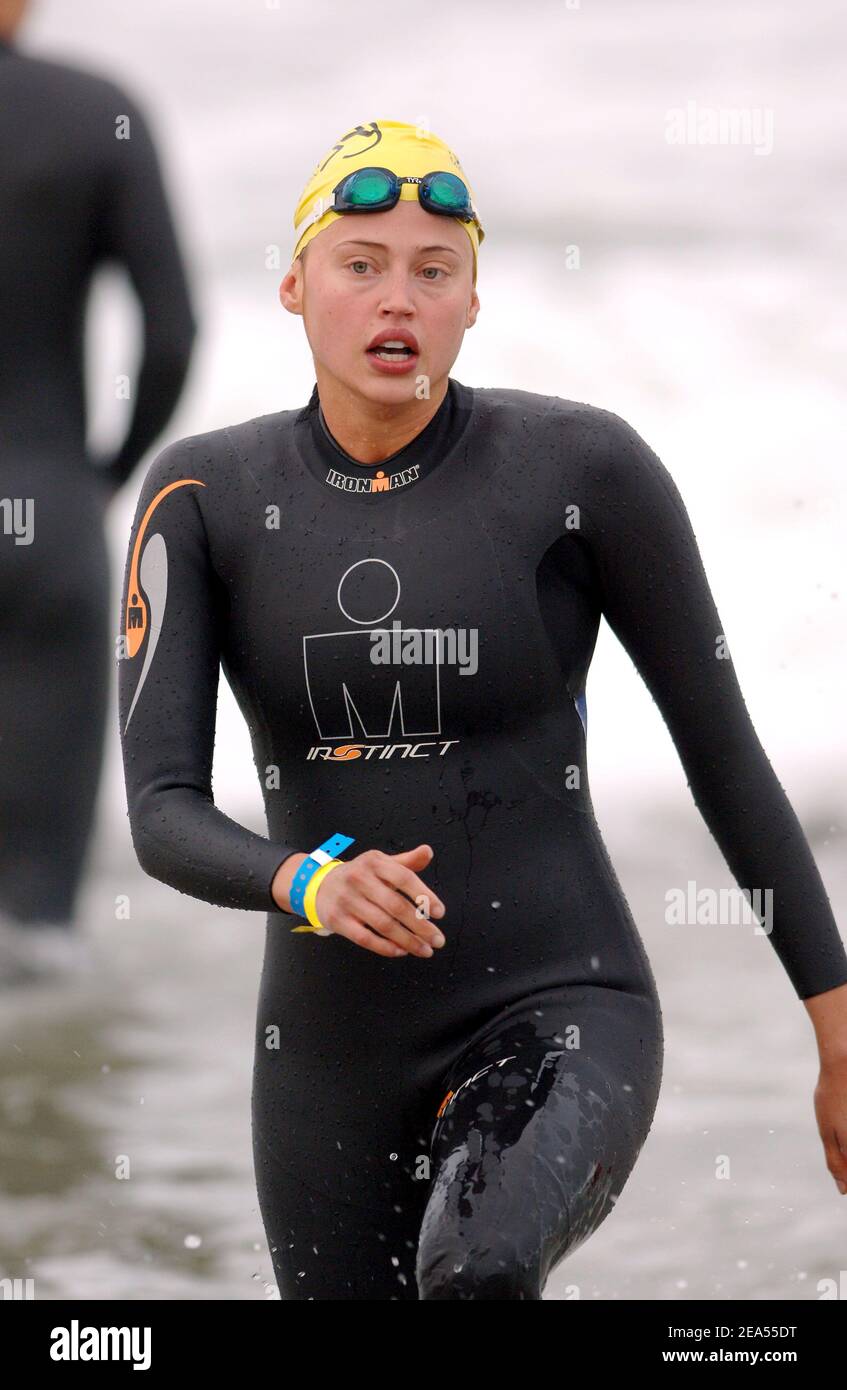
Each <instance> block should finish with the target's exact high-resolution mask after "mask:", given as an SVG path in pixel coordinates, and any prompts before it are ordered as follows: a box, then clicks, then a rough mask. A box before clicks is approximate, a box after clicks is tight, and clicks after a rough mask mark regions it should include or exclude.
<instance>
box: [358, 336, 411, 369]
mask: <svg viewBox="0 0 847 1390" xmlns="http://www.w3.org/2000/svg"><path fill="white" fill-rule="evenodd" d="M367 353H368V356H369V357H372V358H373V359H374V361H375V362H379V363H380V365H381V366H382V367H384V368H385V367H387V368H388V369H389V370H392V371H394V372H397V371H401V372H402V371H407V370H408V369H409V368H410V367H411V366H413V365H414V363H415V362H417V360H418V354H417V353H416V352H415V350H414V348H411V347H409V345H408V343H403V342H401V341H400V339H399V338H389V339H387V340H386V342H384V343H378V344H377V346H376V347H372V348H368V349H367Z"/></svg>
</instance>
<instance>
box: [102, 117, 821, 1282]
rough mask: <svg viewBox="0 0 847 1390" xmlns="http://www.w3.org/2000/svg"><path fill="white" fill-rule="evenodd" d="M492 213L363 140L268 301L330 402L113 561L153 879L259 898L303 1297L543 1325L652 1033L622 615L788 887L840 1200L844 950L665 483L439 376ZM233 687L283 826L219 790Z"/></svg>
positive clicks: (268, 1073)
mask: <svg viewBox="0 0 847 1390" xmlns="http://www.w3.org/2000/svg"><path fill="white" fill-rule="evenodd" d="M366 171H370V172H366ZM431 174H432V175H435V177H432V178H428V177H426V176H428V175H431ZM350 175H352V176H353V177H348V176H350ZM395 176H396V178H398V179H399V178H402V179H404V180H407V181H406V182H403V183H402V184H400V183H397V182H396V181H395ZM460 180H461V181H462V182H460ZM334 190H337V191H335V192H334ZM398 192H399V195H400V196H399V201H398ZM470 198H471V194H470V190H469V187H468V186H467V181H466V180H464V176H463V174H462V171H461V166H460V164H459V161H458V159H457V158H456V156H455V154H454V153H453V152H452V151H451V150H450V149H449V148H448V147H447V146H445V145H444V144H443V143H442V142H441V141H439V140H438V139H437V137H435V136H433V135H432V134H431V133H428V132H422V131H420V130H419V129H417V128H416V127H413V126H406V125H403V124H402V123H398V122H391V121H373V122H370V123H366V124H364V125H361V126H356V127H354V128H353V129H352V130H350V131H348V132H347V133H346V134H345V135H343V136H342V137H341V139H340V140H339V141H338V142H337V143H336V144H335V145H334V146H333V148H332V149H331V150H330V151H329V153H328V155H327V156H326V157H325V158H323V159H322V160H321V161H320V163H319V164H318V166H317V168H316V169H315V171H314V173H313V176H312V178H311V179H310V182H309V184H308V185H307V187H306V189H305V190H304V193H303V195H302V196H301V199H300V203H299V206H298V209H297V213H296V214H295V238H296V242H295V252H294V260H293V262H292V265H291V268H290V270H289V271H288V273H287V274H286V276H285V277H284V279H283V281H282V284H281V286H280V299H281V301H282V303H283V305H284V306H285V308H286V309H288V310H290V311H291V312H293V313H296V314H302V316H303V319H304V325H305V329H306V333H307V336H308V340H309V345H310V348H311V351H312V355H313V358H314V363H315V374H316V377H317V382H316V384H315V389H314V391H313V393H312V396H311V399H310V400H309V402H308V404H307V405H306V406H305V407H303V408H299V409H289V410H282V411H277V412H273V413H270V414H266V415H262V416H259V417H257V418H254V419H251V420H247V421H244V422H242V423H239V424H234V425H231V426H229V427H226V428H223V429H215V430H211V431H209V432H207V433H203V434H199V435H195V436H192V437H190V438H187V439H183V440H180V441H179V442H177V443H175V444H172V445H170V446H169V447H168V448H166V449H165V450H163V451H162V452H161V453H160V454H159V456H158V458H157V459H156V460H155V461H154V463H153V465H152V466H151V468H150V470H149V472H148V474H147V477H146V479H145V481H144V484H143V487H142V489H141V495H140V498H139V501H138V506H137V509H136V515H135V521H134V524H133V528H132V533H131V536H130V542H129V549H128V554H127V563H126V572H125V587H124V604H123V609H122V614H121V630H122V633H123V635H124V649H123V650H122V652H121V661H120V669H119V696H120V721H121V737H122V742H123V756H124V769H125V776H126V788H127V801H128V811H129V819H130V827H131V833H132V838H133V842H134V845H135V849H136V852H137V854H138V858H139V861H140V863H141V865H142V867H143V868H144V869H145V870H146V872H147V873H149V874H151V875H153V876H154V877H156V878H158V879H160V880H162V881H163V882H165V883H168V884H171V885H172V886H173V887H174V888H177V889H178V890H180V891H181V892H184V893H189V894H192V895H193V896H195V897H198V898H201V899H203V900H205V901H207V902H210V903H216V904H218V905H222V906H229V907H234V908H246V909H252V910H256V911H265V912H267V925H266V939H265V954H264V963H263V968H262V978H261V985H260V990H259V999H258V1009H257V1019H256V1035H255V1064H254V1076H253V1092H252V1122H253V1153H254V1162H255V1174H256V1181H257V1188H258V1195H259V1203H260V1210H261V1214H262V1218H263V1222H264V1226H265V1231H266V1234H267V1237H268V1242H269V1246H270V1251H271V1255H272V1259H273V1264H274V1270H275V1274H276V1277H277V1280H278V1283H279V1288H280V1292H281V1294H282V1296H283V1297H284V1298H286V1299H294V1300H311V1299H320V1300H322V1299H344V1300H347V1299H350V1300H360V1299H375V1300H407V1299H408V1300H414V1299H422V1300H429V1299H433V1300H450V1299H455V1300H465V1299H467V1300H471V1299H504V1300H538V1299H540V1298H541V1296H542V1290H543V1288H544V1285H545V1281H546V1279H547V1276H548V1275H549V1272H550V1270H551V1269H552V1268H553V1267H554V1266H555V1265H556V1264H557V1263H558V1262H559V1261H560V1260H561V1259H562V1258H563V1257H564V1256H565V1255H566V1254H567V1253H568V1252H570V1251H572V1250H574V1249H575V1248H576V1247H577V1246H578V1245H579V1244H580V1243H581V1242H582V1241H584V1240H585V1239H586V1238H587V1237H588V1236H589V1235H590V1234H591V1233H592V1232H593V1231H594V1230H596V1229H597V1227H598V1225H599V1224H600V1223H601V1222H602V1221H603V1220H604V1219H605V1218H606V1216H607V1215H608V1214H609V1212H610V1211H611V1209H612V1207H613V1205H614V1203H615V1201H616V1199H617V1198H618V1197H619V1196H620V1193H621V1190H622V1188H623V1186H624V1183H625V1182H626V1179H627V1177H628V1175H629V1173H630V1172H631V1170H632V1167H633V1164H634V1163H635V1160H636V1158H637V1156H638V1153H639V1151H640V1149H641V1147H642V1145H643V1143H644V1141H645V1139H646V1137H647V1134H648V1132H649V1129H650V1126H651V1123H652V1118H653V1113H654V1109H655V1105H656V1101H657V1097H658V1093H659V1085H660V1079H661V1069H662V1047H663V1038H662V1022H661V1010H660V1006H659V1000H658V997H657V994H656V987H655V981H654V978H653V974H652V971H651V968H650V965H649V962H648V960H647V957H646V954H645V951H644V948H643V945H642V943H641V939H640V937H639V934H638V931H637V929H636V925H635V923H634V921H633V919H632V915H631V913H630V910H629V907H628V905H627V903H626V901H625V899H624V896H623V893H622V891H621V887H620V884H619V883H618V880H617V878H616V876H615V873H614V870H613V868H612V865H611V863H610V861H609V858H608V855H607V853H606V849H605V845H604V843H603V840H602V838H601V835H600V832H599V829H598V827H597V824H596V821H595V817H594V813H593V808H592V804H591V798H590V794H589V789H588V782H587V777H586V743H585V738H586V726H587V707H586V700H585V681H586V675H587V672H588V667H589V664H590V660H591V655H592V652H593V649H594V645H595V640H596V635H597V630H598V625H599V621H600V617H601V616H605V617H606V619H607V621H608V622H609V624H610V625H611V627H612V628H613V630H614V631H615V633H616V634H617V636H618V637H619V638H620V640H621V642H622V643H623V644H624V646H625V648H626V650H627V651H628V653H629V654H630V655H631V657H632V659H633V661H634V662H635V664H636V666H637V668H638V670H639V672H640V673H641V675H642V676H643V678H644V680H645V681H646V683H647V685H648V687H649V689H650V691H651V693H652V694H653V696H654V698H655V700H656V702H657V704H658V705H659V707H660V710H661V712H662V715H663V717H664V719H665V721H666V723H667V725H668V728H669V730H670V733H671V735H672V737H673V739H674V742H675V745H676V747H677V749H678V751H679V754H680V757H681V760H682V762H683V764H684V767H685V771H686V773H687V775H688V779H689V783H690V786H691V790H692V793H693V796H694V799H695V802H696V804H697V806H698V808H699V809H700V810H701V812H702V814H703V816H704V818H705V821H706V823H707V825H708V827H709V829H710V830H711V832H712V834H713V835H714V837H715V839H716V840H717V842H718V844H719V846H720V848H721V850H722V852H723V854H724V855H725V857H726V860H727V863H728V864H729V866H730V867H731V869H732V872H733V874H734V876H735V877H736V878H737V880H738V882H739V884H740V885H741V886H742V887H743V888H745V890H746V889H748V888H750V889H767V888H770V889H772V890H773V900H772V909H771V911H770V914H768V911H767V909H763V910H762V911H761V912H758V913H757V918H758V921H759V922H760V923H761V924H762V925H763V926H764V928H765V931H766V932H767V933H768V936H769V940H770V944H771V946H772V947H773V948H774V949H775V950H776V952H777V954H778V956H779V959H780V961H781V962H782V964H783V965H784V967H785V970H786V971H787V973H788V976H789V978H790V980H791V982H792V985H793V987H794V989H795V991H796V993H797V995H798V997H799V998H801V999H803V1000H804V1001H805V1003H806V1006H807V1009H808V1011H809V1014H810V1016H811V1017H812V1020H813V1022H814V1025H815V1028H816V1031H817V1036H818V1043H819V1047H820V1054H821V1073H820V1081H819V1085H818V1090H817V1092H816V1105H817V1115H818V1122H819V1126H820V1132H821V1135H822V1138H823V1140H824V1146H825V1157H826V1161H827V1164H828V1166H829V1169H830V1171H831V1172H832V1174H833V1176H834V1177H836V1178H837V1179H838V1180H840V1181H842V1182H843V1181H844V1180H847V1158H845V1155H844V1153H840V1152H839V1150H838V1146H837V1134H838V1132H839V1131H840V1132H841V1134H842V1137H843V1136H844V1130H845V1095H847V1062H845V1052H847V955H845V950H844V946H843V944H842V941H841V939H840V936H839V934H838V930H837V927H836V924H835V922H834V920H833V916H832V912H831V909H830V905H829V902H828V900H827V897H826V893H825V891H824V887H823V884H822V882H821V879H820V875H819V873H818V870H817V867H816V865H815V863H814V860H813V858H812V854H811V851H810V849H809V846H808V844H807V842H806V839H805V837H804V835H803V832H802V829H801V827H800V825H799V822H798V820H797V818H796V815H795V814H794V812H793V810H792V808H791V806H790V804H789V803H788V801H787V798H786V796H785V793H784V791H783V789H782V787H781V786H780V784H779V782H778V780H777V778H776V776H775V774H774V772H773V770H772V768H771V766H770V764H769V762H768V760H767V758H766V756H765V753H764V751H763V749H762V747H761V745H760V743H759V741H758V738H757V736H756V733H755V731H754V729H753V727H752V724H751V721H750V718H749V715H748V713H747V710H746V707H745V704H744V701H743V698H742V694H741V691H740V689H739V686H738V683H737V680H736V677H735V674H734V671H733V668H732V664H731V662H730V661H729V660H726V659H719V658H718V652H719V650H720V649H721V635H722V633H723V627H722V624H721V621H720V618H719V616H718V613H717V612H716V610H715V605H714V602H713V599H712V596H711V593H710V589H709V585H708V582H707V578H706V575H705V573H704V571H703V566H702V562H701V559H700V556H699V552H698V547H697V542H696V539H695V536H694V533H693V531H692V528H691V524H690V522H689V519H688V516H687V514H686V510H685V507H684V505H683V502H682V499H681V497H680V495H679V492H678V491H677V488H676V486H675V484H674V482H673V480H672V478H671V476H670V474H669V473H668V471H667V470H666V468H665V467H664V466H663V464H662V463H661V462H660V461H659V460H658V458H657V457H656V455H655V454H654V453H653V452H652V451H651V450H650V449H649V448H648V446H647V445H646V444H645V443H644V442H643V441H642V440H641V439H640V438H639V436H638V435H637V434H636V433H635V431H634V430H633V429H632V428H631V427H630V426H629V425H628V424H627V423H626V422H625V421H623V420H622V419H620V418H619V417H618V416H617V415H615V414H613V413H612V412H610V411H608V410H605V409H602V408H599V407H595V406H591V405H585V404H580V403H578V402H574V401H569V400H566V399H560V398H559V397H554V396H544V395H538V394H535V393H532V392H529V391H523V390H516V389H506V388H503V389H500V388H478V387H474V388H471V387H467V386H464V385H463V384H461V383H460V382H458V381H457V380H456V379H455V378H454V377H451V376H450V375H449V372H450V368H451V367H452V364H453V362H454V361H455V359H456V356H457V354H458V351H459V348H460V345H461V342H462V337H463V334H464V332H465V329H466V328H468V327H470V326H471V325H472V324H473V323H474V322H475V320H476V316H477V311H478V308H479V299H478V296H477V291H476V271H477V250H478V246H479V242H480V240H481V239H482V236H483V232H482V228H481V225H480V224H479V221H478V214H477V213H476V211H475V208H474V205H473V203H472V201H470V202H469V201H468V199H470ZM333 199H334V200H335V201H334V202H333ZM321 200H322V201H321ZM438 209H440V211H439V210H438ZM468 218H471V219H477V220H467V219H468ZM391 343H394V344H396V346H395V347H393V348H392V347H391V346H387V345H386V344H391ZM380 344H382V346H379V345H380ZM404 347H406V348H409V349H411V352H410V353H408V354H406V353H404V351H403V348H404ZM221 664H222V665H223V667H224V670H225V673H226V675H227V679H228V681H229V683H230V685H231V687H232V689H233V692H234V694H235V696H236V699H237V700H238V703H239V706H240V708H241V710H242V712H243V714H244V717H245V720H246V721H247V724H248V726H249V729H250V734H251V739H252V746H253V753H254V758H255V763H256V767H257V771H258V773H259V776H260V781H261V785H262V789H263V795H264V802H265V808H266V813H267V820H268V828H269V836H268V837H265V836H263V835H260V834H257V833H254V832H252V831H250V830H248V829H247V828H246V827H244V826H241V825H238V824H237V823H236V822H235V821H233V820H232V819H231V818H229V817H227V816H226V815H224V814H223V812H221V811H220V810H219V809H218V808H217V807H216V806H215V804H214V799H213V794H212V786H211V769H212V757H213V746H214V730H215V708H216V691H217V683H218V675H219V666H220V665H221ZM351 842H352V845H353V848H352V849H350V845H351ZM345 850H350V853H349V857H348V858H347V859H341V858H340V856H341V855H342V854H343V853H344V852H345ZM761 901H762V900H761V899H759V900H758V902H761ZM764 901H765V902H767V899H764ZM751 902H752V904H753V906H754V907H756V905H757V898H756V897H754V896H753V895H752V894H751ZM287 914H290V915H287ZM768 915H770V920H768ZM292 917H293V919H294V920H293V922H292ZM763 949H767V948H766V947H764V946H763ZM842 1142H843V1138H842ZM843 1147H844V1148H845V1149H847V1143H843Z"/></svg>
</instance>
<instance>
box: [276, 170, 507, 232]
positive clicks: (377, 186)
mask: <svg viewBox="0 0 847 1390" xmlns="http://www.w3.org/2000/svg"><path fill="white" fill-rule="evenodd" d="M404 183H414V184H417V186H418V201H419V202H420V205H421V207H423V208H426V210H427V212H435V213H438V214H439V215H440V216H444V217H457V218H458V219H459V221H460V222H475V223H476V225H477V227H479V228H480V231H481V230H482V228H481V225H480V221H479V215H478V212H477V208H476V204H475V203H474V202H473V200H472V198H471V195H470V189H469V188H468V186H467V184H466V183H465V182H464V180H463V179H460V178H459V177H458V175H457V174H450V173H448V172H447V170H446V169H435V170H433V172H432V173H430V174H424V175H423V177H422V178H407V177H404V176H402V175H399V174H394V173H392V171H391V170H390V169H383V168H381V167H379V166H376V165H374V166H372V167H368V168H366V169H354V170H353V172H352V173H350V174H347V175H346V176H345V177H344V178H343V179H342V180H341V182H340V183H337V184H336V185H335V187H334V188H333V190H332V192H331V193H329V194H328V195H327V196H326V197H325V198H318V199H316V201H315V202H314V203H313V204H312V206H311V208H310V209H309V211H308V212H307V213H306V215H305V216H304V217H302V218H301V219H300V221H299V222H298V223H297V225H296V226H295V228H294V232H295V235H296V237H297V239H298V240H299V239H300V236H301V235H302V233H303V231H304V230H305V229H306V227H310V226H311V225H312V223H313V222H317V221H318V220H319V219H320V218H321V217H323V215H324V213H325V212H384V211H386V210H387V209H388V208H393V207H396V205H397V203H398V202H399V199H400V189H401V188H402V186H403V184H404Z"/></svg>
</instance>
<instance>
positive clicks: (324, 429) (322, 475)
mask: <svg viewBox="0 0 847 1390" xmlns="http://www.w3.org/2000/svg"><path fill="white" fill-rule="evenodd" d="M469 396H470V390H469V388H468V387H466V386H463V385H462V384H461V383H460V382H457V381H455V380H454V379H453V378H452V377H450V378H448V382H447V391H446V394H445V396H444V400H443V401H442V402H441V404H440V406H439V407H438V410H437V411H436V412H435V414H434V415H433V417H432V419H431V420H430V421H429V422H428V424H427V425H426V426H425V427H424V428H423V429H422V430H421V431H420V433H419V434H417V435H415V437H414V439H411V440H410V441H409V443H408V444H405V445H404V446H403V448H401V449H398V450H397V451H396V452H395V453H393V454H391V455H390V456H389V457H388V458H387V459H383V460H382V461H381V462H380V463H379V464H364V463H361V462H359V460H358V459H354V458H353V457H352V456H351V455H350V454H348V453H347V451H346V450H345V449H343V448H342V447H341V445H340V444H339V443H338V440H337V439H335V438H334V436H333V434H332V432H331V431H330V429H329V426H328V425H327V423H326V420H325V418H324V414H323V410H322V409H321V404H320V397H319V395H318V387H317V383H315V386H314V388H313V390H312V395H311V397H310V399H309V402H308V404H307V405H306V406H305V408H304V410H303V411H302V412H301V414H300V416H299V417H298V423H299V424H302V426H303V427H304V431H303V432H304V457H305V459H306V462H307V464H308V467H309V469H310V471H311V472H312V473H313V474H314V475H315V477H317V478H318V479H319V480H320V481H321V482H322V483H324V485H325V486H326V487H328V488H332V489H334V490H336V491H339V492H344V493H346V494H348V495H355V496H356V497H361V496H367V497H369V498H376V497H378V496H380V495H381V496H382V497H384V496H385V494H386V493H388V492H390V493H395V492H397V491H400V490H402V491H404V492H405V491H407V490H409V489H411V488H413V487H414V486H415V484H416V483H417V482H419V481H420V480H421V479H422V478H424V477H426V476H427V474H429V473H431V472H433V471H434V470H435V469H436V468H437V467H438V466H439V464H440V463H441V462H442V461H443V459H444V458H445V457H446V456H447V454H449V452H450V449H451V447H452V444H453V442H454V438H455V436H456V434H457V433H461V430H462V428H463V427H464V423H465V416H466V412H467V409H468V407H469V400H468V397H469Z"/></svg>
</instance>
